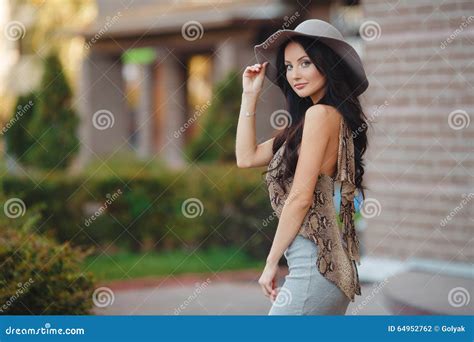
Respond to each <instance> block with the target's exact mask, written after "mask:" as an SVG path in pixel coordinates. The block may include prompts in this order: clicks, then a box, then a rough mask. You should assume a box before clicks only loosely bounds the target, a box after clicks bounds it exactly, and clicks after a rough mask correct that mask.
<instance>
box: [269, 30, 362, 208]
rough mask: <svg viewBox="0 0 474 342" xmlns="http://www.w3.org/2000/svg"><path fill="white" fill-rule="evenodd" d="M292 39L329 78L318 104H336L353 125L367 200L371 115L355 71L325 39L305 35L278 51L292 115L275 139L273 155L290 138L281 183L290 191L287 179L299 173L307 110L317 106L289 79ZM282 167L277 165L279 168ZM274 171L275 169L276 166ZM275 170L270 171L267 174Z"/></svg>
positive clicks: (281, 78)
mask: <svg viewBox="0 0 474 342" xmlns="http://www.w3.org/2000/svg"><path fill="white" fill-rule="evenodd" d="M291 41H294V42H297V43H299V44H300V45H301V46H302V47H303V49H304V50H305V51H306V53H307V55H308V57H309V58H310V59H311V61H312V62H313V64H314V65H315V66H316V68H317V69H318V70H319V72H320V73H321V74H322V75H324V76H325V77H326V83H325V95H324V96H323V98H321V99H320V100H319V101H318V103H319V104H325V105H330V106H333V107H335V108H336V109H337V110H338V111H339V112H340V113H341V114H342V116H343V119H344V120H345V122H346V123H347V125H348V126H349V127H350V129H351V131H352V136H353V140H354V156H355V185H356V187H357V188H358V189H359V191H360V192H361V193H362V196H363V198H364V199H365V193H364V189H365V187H364V186H363V185H362V179H363V175H364V162H363V155H364V153H365V151H366V149H367V144H368V142H367V118H366V116H365V114H364V112H363V111H362V107H361V105H360V102H359V99H358V98H357V96H356V95H355V94H354V93H355V89H353V87H351V86H350V84H354V83H353V82H352V80H353V79H351V77H354V74H353V72H352V71H351V69H350V68H349V67H348V65H347V64H346V62H345V61H344V60H343V59H342V58H341V57H340V56H338V55H337V54H336V53H335V52H334V51H333V50H332V49H331V48H329V47H328V46H327V45H325V44H324V43H322V42H321V41H319V40H317V39H314V38H310V37H304V36H296V37H291V38H289V39H288V40H287V41H286V42H285V43H283V44H282V45H281V46H280V48H279V50H278V54H277V61H276V63H277V70H278V86H279V87H280V89H281V90H282V91H283V94H284V95H285V99H286V107H287V108H286V110H287V112H288V113H289V114H290V116H291V117H290V118H288V121H289V122H290V125H288V126H287V127H285V128H284V129H282V131H281V132H280V133H278V134H277V135H276V136H275V140H274V142H273V147H272V149H273V154H274V153H275V152H276V151H277V150H278V149H279V148H280V147H281V146H282V145H283V143H284V142H285V141H286V148H285V149H284V151H283V155H282V160H281V163H285V166H286V167H285V168H284V169H285V171H284V172H279V173H278V174H277V176H276V181H277V183H278V184H279V185H280V186H281V187H282V189H284V191H286V186H285V183H284V181H285V180H286V179H288V178H289V177H292V176H293V175H294V174H295V169H296V163H297V161H298V155H297V154H298V153H297V151H298V148H299V146H300V144H301V138H302V135H303V124H304V116H305V113H306V110H307V109H308V108H310V107H311V106H313V105H315V103H313V101H312V99H311V98H310V97H305V98H302V97H299V96H298V95H297V94H296V93H295V92H294V90H293V89H292V88H291V85H290V84H289V83H288V80H287V79H286V66H285V64H284V52H285V47H286V46H287V45H288V43H290V42H291ZM349 81H350V82H349ZM277 167H279V165H277V166H276V167H275V168H277ZM273 170H274V169H273ZM269 171H272V170H268V171H265V172H263V174H265V173H267V172H269Z"/></svg>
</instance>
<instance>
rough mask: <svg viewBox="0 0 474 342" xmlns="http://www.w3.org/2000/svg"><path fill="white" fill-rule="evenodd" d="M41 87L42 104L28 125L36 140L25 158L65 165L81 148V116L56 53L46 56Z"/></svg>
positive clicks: (47, 165)
mask: <svg viewBox="0 0 474 342" xmlns="http://www.w3.org/2000/svg"><path fill="white" fill-rule="evenodd" d="M39 89H40V91H38V95H37V100H38V101H37V102H38V104H37V105H35V110H34V114H33V116H32V118H31V120H30V121H29V123H28V127H27V129H28V132H29V134H31V137H32V140H33V141H34V143H32V145H31V147H30V148H29V149H28V151H27V153H26V157H25V159H26V162H27V164H28V165H31V166H34V167H37V168H43V169H52V168H57V169H65V168H66V167H67V166H68V165H69V162H70V161H71V160H72V158H73V157H74V156H75V154H76V153H77V152H78V150H79V140H78V138H77V136H76V131H77V128H78V125H79V117H78V116H77V114H76V112H75V111H74V110H73V109H72V105H73V103H72V100H73V96H72V92H71V88H70V87H69V84H68V82H67V80H66V77H65V75H64V72H63V69H62V66H61V63H60V61H59V58H58V57H57V56H56V55H55V54H51V55H49V56H47V57H46V58H45V60H44V73H43V77H42V80H41V84H40V88H39Z"/></svg>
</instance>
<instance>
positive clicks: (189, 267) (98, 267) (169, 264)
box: [84, 247, 265, 280]
mask: <svg viewBox="0 0 474 342" xmlns="http://www.w3.org/2000/svg"><path fill="white" fill-rule="evenodd" d="M264 264H265V263H264V260H255V259H252V258H250V257H249V256H247V255H245V254H244V253H242V251H239V250H238V249H237V248H235V247H232V248H231V247H228V248H222V247H219V248H212V249H208V250H205V251H201V250H198V251H196V252H195V253H193V254H190V252H189V251H184V250H176V251H171V252H150V253H141V254H137V253H131V252H120V253H117V254H114V255H111V256H107V255H105V254H102V255H99V256H90V257H88V258H87V259H86V260H85V263H84V270H87V271H90V272H92V273H93V274H94V275H95V276H96V277H97V279H98V280H115V279H130V278H141V277H150V276H163V275H168V274H170V273H173V274H182V273H206V272H211V271H212V272H217V271H224V270H237V269H252V268H262V267H263V266H264Z"/></svg>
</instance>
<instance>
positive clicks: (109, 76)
mask: <svg viewBox="0 0 474 342" xmlns="http://www.w3.org/2000/svg"><path fill="white" fill-rule="evenodd" d="M311 18H317V19H322V20H326V21H328V22H330V23H331V24H333V25H334V26H336V27H337V28H338V29H339V30H340V31H341V33H342V34H343V35H344V37H345V38H346V39H347V41H348V42H350V43H351V44H352V45H353V46H354V47H355V48H356V50H357V51H358V53H359V54H360V56H361V58H362V60H363V63H364V65H365V69H366V72H367V75H368V78H369V82H370V86H369V88H368V90H367V91H366V92H365V93H364V94H363V95H362V96H361V98H360V100H361V103H362V105H363V107H364V112H365V114H366V116H367V117H368V118H369V122H370V126H369V131H368V134H369V150H368V153H367V154H366V166H365V167H366V172H365V175H364V181H365V183H366V186H367V187H368V191H367V194H368V196H367V198H366V199H365V200H364V201H363V202H362V201H361V199H360V198H358V201H357V215H356V225H357V229H358V234H359V239H360V241H361V249H362V250H361V252H362V260H361V261H362V265H361V266H359V277H360V280H361V282H362V296H357V297H356V301H355V302H354V303H351V304H350V305H349V308H348V311H347V314H348V315H406V314H410V315H425V314H453V315H464V314H472V313H473V303H472V301H471V295H472V294H473V290H474V280H473V279H474V273H473V268H472V262H473V259H474V248H473V247H474V246H473V231H474V230H473V229H474V205H473V203H474V201H473V200H474V123H472V122H471V120H472V116H473V110H474V97H473V95H472V94H473V90H474V66H473V58H472V56H473V55H474V46H473V41H474V2H472V1H469V0H466V1H462V0H445V1H441V0H435V1H427V0H416V1H408V0H400V1H374V0H361V1H349V0H347V1H330V0H326V1H306V0H298V1H284V0H280V1H278V0H266V1H263V0H262V1H246V0H242V1H224V0H222V1H217V0H216V1H211V0H203V1H191V0H181V1H180V0H177V1H162V0H116V1H115V0H114V1H113V0H0V29H1V35H0V55H1V56H2V58H1V59H0V122H1V127H2V130H1V136H0V149H1V152H2V158H1V159H0V174H1V183H0V189H1V192H0V202H1V203H2V210H1V211H0V225H1V227H0V228H1V229H0V265H1V266H0V270H1V274H0V313H2V314H98V315H112V314H122V315H140V314H148V315H150V314H152V315H154V314H158V315H160V314H166V315H173V314H174V315H179V314H183V315H187V314H197V315H233V314H242V315H247V314H262V315H266V314H267V313H268V310H269V309H270V306H271V305H272V303H271V302H270V301H269V300H268V299H267V298H266V297H264V296H263V294H262V292H261V289H260V287H259V286H258V283H257V280H258V278H259V276H260V272H261V271H262V269H263V266H264V261H265V258H266V255H267V253H268V251H269V248H270V246H271V242H272V238H273V234H274V232H275V229H276V227H277V223H278V222H277V217H276V215H275V213H273V212H272V210H271V206H270V202H269V197H268V191H267V189H266V187H265V183H264V178H263V176H262V172H263V171H265V168H257V169H238V168H237V167H236V165H235V152H234V151H235V133H236V128H237V120H238V114H239V108H240V100H241V92H242V88H241V79H242V73H243V70H244V69H245V67H246V66H247V65H251V64H254V63H256V59H255V56H254V52H253V47H254V45H256V44H259V43H261V42H263V41H264V40H265V39H266V38H267V37H268V36H270V35H271V34H272V33H273V32H275V31H276V30H278V29H285V28H286V29H293V28H294V27H296V26H297V25H298V24H299V23H300V22H302V21H304V20H306V19H311ZM264 87H265V89H264V91H263V92H262V96H261V98H260V100H259V103H258V108H257V117H256V120H257V141H258V143H260V142H263V141H265V140H267V139H269V138H270V137H271V136H272V135H273V134H274V133H275V128H274V127H272V125H271V122H270V117H271V115H272V113H275V112H277V111H279V110H281V109H283V108H285V107H284V106H285V104H284V99H283V97H282V96H281V93H280V90H279V89H278V88H276V87H275V86H273V85H271V84H270V82H269V81H268V80H266V81H265V85H264ZM339 200H340V197H339V194H338V192H337V191H336V194H335V197H334V203H335V206H336V208H337V210H339V208H338V203H339ZM287 272H288V270H287V267H286V261H285V260H284V258H282V260H281V269H280V277H279V282H280V284H279V285H280V286H281V284H282V283H283V281H284V276H285V274H287ZM288 300H291V298H288Z"/></svg>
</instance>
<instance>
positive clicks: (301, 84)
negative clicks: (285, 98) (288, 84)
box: [295, 83, 308, 89]
mask: <svg viewBox="0 0 474 342" xmlns="http://www.w3.org/2000/svg"><path fill="white" fill-rule="evenodd" d="M307 84H308V83H298V84H295V88H296V89H302V88H304V87H305V86H306V85H307Z"/></svg>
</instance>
